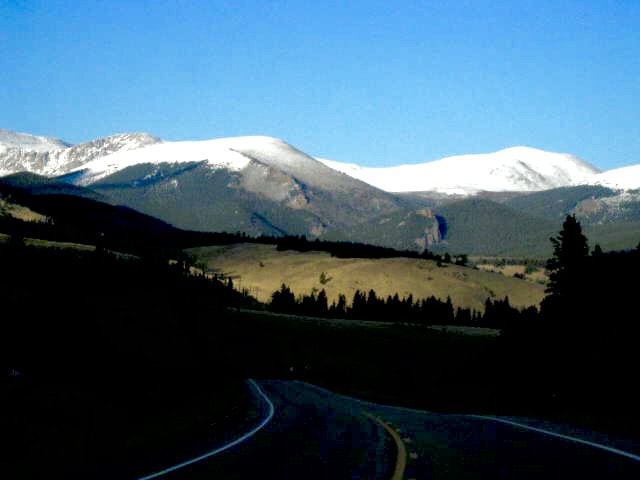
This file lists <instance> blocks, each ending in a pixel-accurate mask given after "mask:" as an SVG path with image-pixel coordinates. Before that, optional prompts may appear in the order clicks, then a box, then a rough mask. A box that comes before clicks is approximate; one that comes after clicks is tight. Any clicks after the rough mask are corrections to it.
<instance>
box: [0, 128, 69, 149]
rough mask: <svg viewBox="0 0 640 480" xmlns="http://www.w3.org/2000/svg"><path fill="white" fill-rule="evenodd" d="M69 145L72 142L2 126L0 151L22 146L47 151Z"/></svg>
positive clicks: (0, 130) (0, 129) (22, 147)
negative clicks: (6, 128) (7, 128)
mask: <svg viewBox="0 0 640 480" xmlns="http://www.w3.org/2000/svg"><path fill="white" fill-rule="evenodd" d="M68 147H70V144H68V143H66V142H63V141H62V140H59V139H57V138H51V137H42V136H38V135H31V134H29V133H21V132H14V131H12V130H5V129H2V128H0V151H2V150H6V149H10V148H20V149H23V150H29V151H33V152H45V151H51V150H62V149H65V148H68Z"/></svg>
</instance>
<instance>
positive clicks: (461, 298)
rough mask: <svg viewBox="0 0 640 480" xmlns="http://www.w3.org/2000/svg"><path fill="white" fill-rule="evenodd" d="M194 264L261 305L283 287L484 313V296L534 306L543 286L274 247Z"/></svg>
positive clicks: (416, 263)
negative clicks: (432, 300)
mask: <svg viewBox="0 0 640 480" xmlns="http://www.w3.org/2000/svg"><path fill="white" fill-rule="evenodd" d="M187 252H188V253H189V254H191V255H193V256H194V257H195V258H196V259H197V260H196V263H198V264H200V263H204V264H206V266H207V269H208V272H210V273H212V274H218V275H221V276H222V277H223V278H231V279H232V280H233V282H234V285H235V286H236V288H239V289H247V290H248V291H249V293H250V294H251V295H253V296H255V297H256V298H257V299H258V300H260V301H262V302H268V301H269V300H270V299H271V294H272V293H273V292H275V291H276V290H278V289H279V288H280V286H281V285H282V284H283V283H284V284H286V285H288V286H290V287H291V288H292V291H293V292H294V293H295V294H299V295H302V294H309V293H311V292H312V291H315V292H318V291H320V290H322V289H324V290H325V291H326V293H327V297H328V300H329V303H331V302H333V301H337V300H338V295H339V294H344V295H346V297H347V299H348V302H349V303H350V302H351V300H352V298H353V295H354V293H355V292H356V290H360V291H361V292H365V293H367V292H368V291H369V290H371V289H373V290H375V292H376V294H377V295H379V296H383V297H385V298H386V297H387V296H393V295H394V294H396V293H397V294H398V295H399V296H400V297H401V298H402V297H407V296H409V295H412V296H413V297H414V298H416V299H421V298H427V297H430V296H435V297H436V298H440V299H442V300H444V299H446V298H447V297H448V296H449V297H451V301H452V303H453V306H454V307H462V308H469V309H475V310H479V311H481V310H483V309H484V302H485V300H486V299H487V298H491V299H503V298H504V297H509V300H510V302H511V304H512V305H514V306H516V307H520V308H526V307H529V306H536V305H539V304H540V301H541V300H542V298H543V297H544V286H543V285H540V284H537V283H533V282H529V281H523V280H519V279H517V278H513V276H507V275H501V274H498V273H489V272H484V271H479V270H474V269H472V268H469V267H461V266H458V265H452V264H446V265H445V264H442V265H441V266H438V264H437V262H436V261H434V260H420V259H411V258H389V259H343V258H336V257H332V256H331V255H330V254H328V253H324V252H295V251H278V250H277V249H276V247H275V245H256V244H237V245H228V246H219V247H200V248H194V249H189V250H187Z"/></svg>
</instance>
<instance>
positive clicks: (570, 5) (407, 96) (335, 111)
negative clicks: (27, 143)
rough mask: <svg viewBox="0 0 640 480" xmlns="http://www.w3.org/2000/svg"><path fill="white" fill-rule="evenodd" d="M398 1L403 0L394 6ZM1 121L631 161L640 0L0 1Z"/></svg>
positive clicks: (66, 135)
mask: <svg viewBox="0 0 640 480" xmlns="http://www.w3.org/2000/svg"><path fill="white" fill-rule="evenodd" d="M396 3H397V4H398V5H396ZM0 128H7V129H10V130H16V131H22V132H29V133H35V134H39V135H47V136H54V137H58V138H62V139H64V140H67V141H69V142H72V143H78V142H81V141H86V140H91V139H94V138H99V137H103V136H107V135H110V134H114V133H119V132H127V131H145V132H149V133H152V134H155V135H157V136H160V137H162V138H165V139H167V140H187V139H210V138H218V137H226V136H236V135H272V136H276V137H280V138H282V139H284V140H286V141H288V142H289V143H292V144H293V145H295V146H297V147H298V148H300V149H302V150H304V151H306V152H307V153H310V154H312V155H316V156H322V157H325V158H331V159H334V160H340V161H349V162H356V163H360V164H363V165H372V166H378V165H393V164H397V163H417V162H424V161H429V160H434V159H436V158H440V157H444V156H448V155H454V154H462V153H484V152H491V151H495V150H499V149H501V148H504V147H508V146H514V145H528V146H532V147H537V148H542V149H546V150H553V151H562V152H569V153H574V154H576V155H578V156H580V157H582V158H584V159H585V160H587V161H589V162H591V163H594V164H595V165H597V166H600V167H602V168H605V169H608V168H614V167H618V166H624V165H630V164H634V163H640V2H639V1H638V0H615V1H606V0H581V1H573V0H551V1H547V0H534V1H517V0H513V1H500V0H491V1H464V0H459V1H450V2H447V1H442V0H440V1H424V2H419V1H406V2H403V1H400V2H391V1H389V0H386V1H380V2H378V1H374V0H368V1H350V2H349V1H336V2H333V1H319V2H309V1H240V0H237V1H232V0H229V1H188V0H183V1H179V0H176V1H161V0H151V1H144V2H143V1H132V0H129V1H119V0H104V1H92V0H84V1H75V0H69V1H62V0H59V1H56V0H40V1H28V0H8V1H7V0H0Z"/></svg>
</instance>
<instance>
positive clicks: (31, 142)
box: [0, 130, 161, 176]
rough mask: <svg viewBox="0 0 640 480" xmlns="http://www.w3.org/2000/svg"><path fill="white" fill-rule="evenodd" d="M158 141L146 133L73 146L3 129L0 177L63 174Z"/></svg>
mask: <svg viewBox="0 0 640 480" xmlns="http://www.w3.org/2000/svg"><path fill="white" fill-rule="evenodd" d="M158 142H161V140H160V139H158V138H156V137H153V136H151V135H149V134H146V133H124V134H119V135H112V136H110V137H106V138H101V139H98V140H92V141H90V142H85V143H80V144H78V145H73V146H70V145H68V144H66V143H64V142H62V141H60V140H56V139H52V138H48V137H37V136H34V135H29V134H25V133H16V132H11V131H8V130H0V176H3V175H9V174H11V173H17V172H23V171H27V172H32V173H37V174H39V175H46V176H56V175H62V174H64V173H67V172H68V171H70V170H72V169H74V168H77V167H80V166H81V165H84V164H85V163H88V162H90V161H92V160H93V159H96V158H100V157H104V156H105V155H109V154H111V153H114V152H118V151H126V150H134V149H136V148H140V147H143V146H146V145H151V144H154V143H158Z"/></svg>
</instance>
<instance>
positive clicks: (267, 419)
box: [138, 379, 275, 480]
mask: <svg viewBox="0 0 640 480" xmlns="http://www.w3.org/2000/svg"><path fill="white" fill-rule="evenodd" d="M248 382H249V383H250V384H251V385H252V386H253V388H255V389H256V391H257V392H258V394H259V395H260V396H261V397H262V398H263V399H264V400H265V401H266V402H267V405H268V406H269V414H268V415H267V416H266V417H265V418H264V419H263V420H262V421H261V422H260V423H259V424H258V426H256V427H254V428H253V429H252V430H250V431H248V432H247V433H245V434H244V435H242V436H241V437H238V438H236V439H235V440H234V441H232V442H230V443H227V444H225V445H223V446H221V447H218V448H216V449H215V450H211V451H210V452H207V453H205V454H204V455H200V456H199V457H196V458H192V459H191V460H187V461H186V462H182V463H178V464H177V465H174V466H172V467H169V468H165V469H164V470H160V471H159V472H156V473H152V474H151V475H146V476H144V477H140V478H139V479H138V480H148V479H150V478H157V477H160V476H161V475H165V474H167V473H170V472H174V471H176V470H178V469H179V468H182V467H186V466H187V465H191V464H193V463H196V462H199V461H201V460H204V459H205V458H209V457H212V456H213V455H216V454H218V453H220V452H224V451H225V450H228V449H230V448H231V447H235V446H236V445H238V444H239V443H242V442H244V441H245V440H247V439H248V438H250V437H252V436H253V435H255V434H256V433H257V432H259V431H260V430H262V429H263V428H264V426H265V425H266V424H267V423H269V422H270V421H271V419H272V418H273V414H274V412H275V407H274V406H273V403H271V400H269V397H267V395H266V394H265V393H264V392H263V391H262V389H261V388H260V387H259V386H258V384H257V383H256V382H255V381H254V380H252V379H249V380H248Z"/></svg>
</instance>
